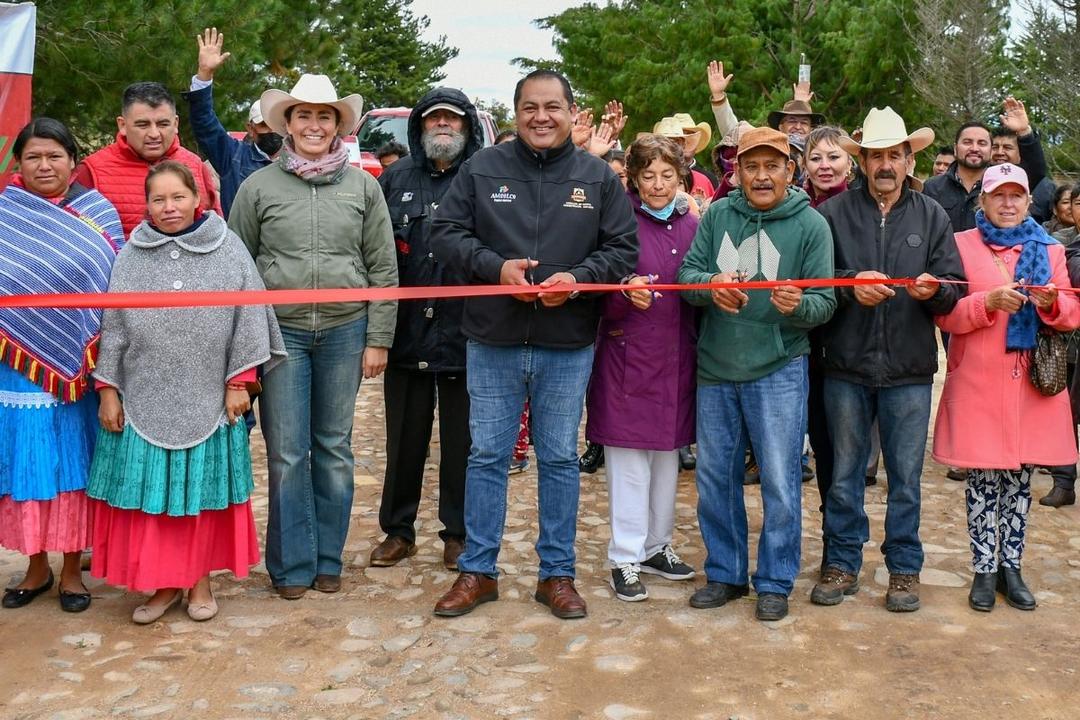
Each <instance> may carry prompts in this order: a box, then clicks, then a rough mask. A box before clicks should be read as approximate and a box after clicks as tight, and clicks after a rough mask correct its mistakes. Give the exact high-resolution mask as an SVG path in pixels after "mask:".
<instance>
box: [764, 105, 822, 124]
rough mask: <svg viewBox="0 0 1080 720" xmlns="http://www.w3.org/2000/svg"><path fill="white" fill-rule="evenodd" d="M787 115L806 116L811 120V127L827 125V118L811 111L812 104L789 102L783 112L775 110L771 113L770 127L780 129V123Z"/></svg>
mask: <svg viewBox="0 0 1080 720" xmlns="http://www.w3.org/2000/svg"><path fill="white" fill-rule="evenodd" d="M785 115H806V116H807V117H809V118H810V125H811V126H815V127H816V126H818V125H824V124H825V116H824V115H822V114H821V113H816V112H814V111H813V110H811V109H810V103H808V102H806V101H804V100H788V101H787V102H786V103H784V107H783V109H781V110H773V111H772V112H771V113H769V127H771V128H772V129H774V130H779V129H780V121H781V120H783V119H784V116H785Z"/></svg>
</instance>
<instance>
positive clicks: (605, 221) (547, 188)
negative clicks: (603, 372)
mask: <svg viewBox="0 0 1080 720" xmlns="http://www.w3.org/2000/svg"><path fill="white" fill-rule="evenodd" d="M431 243H432V245H433V246H434V248H435V257H436V259H438V260H440V261H442V262H445V263H447V265H448V266H450V268H451V269H452V270H453V271H455V272H457V273H460V277H459V281H460V282H461V283H463V284H489V285H497V284H498V283H499V274H500V271H501V270H502V265H503V263H504V262H505V261H506V260H513V259H518V258H531V259H533V260H537V261H539V265H538V266H537V267H536V268H535V269H534V270H532V271H530V272H529V273H528V276H529V277H530V279H531V280H532V282H533V283H540V282H542V281H543V280H545V279H546V278H548V277H549V276H551V275H553V274H555V273H557V272H569V273H571V274H572V275H573V276H574V277H575V278H576V279H577V281H578V282H588V283H616V282H619V281H620V280H621V279H622V278H624V277H626V276H627V275H629V274H630V273H631V272H633V270H634V266H635V264H636V263H637V254H638V239H637V221H636V220H635V219H634V212H633V210H632V209H631V207H630V203H629V202H628V201H627V199H626V192H625V191H624V190H623V187H622V183H621V182H619V178H618V177H617V176H616V175H615V173H614V172H613V171H612V170H611V168H609V167H608V165H607V163H605V162H604V161H603V160H601V159H599V158H597V157H594V156H592V155H589V154H588V153H586V152H585V151H583V150H578V149H577V148H575V147H574V146H573V144H572V143H571V142H570V140H569V138H568V139H567V140H566V142H565V143H563V144H562V145H560V146H559V147H555V148H551V149H550V150H546V151H540V152H537V151H535V150H533V149H532V148H530V147H529V146H528V145H527V144H526V143H525V142H524V141H522V140H520V139H519V140H515V141H513V142H509V143H503V144H502V145H496V146H495V147H492V148H485V149H484V150H482V151H481V152H479V153H477V154H476V155H474V156H473V157H471V158H470V159H469V160H468V162H466V163H465V164H464V165H463V166H462V168H461V170H460V171H459V172H458V175H457V177H456V178H454V182H453V184H452V185H451V186H450V191H449V192H448V193H447V194H446V196H445V197H444V198H443V201H442V203H441V204H440V205H439V209H438V211H437V212H436V213H435V219H434V221H433V222H432V227H431ZM599 319H600V298H599V297H598V296H592V295H590V294H589V293H584V294H582V295H580V296H579V297H577V298H574V299H571V300H567V301H566V302H565V303H564V304H563V305H561V306H559V307H556V308H546V307H544V306H543V305H542V304H541V303H540V302H521V301H519V300H515V299H513V298H512V297H510V296H508V295H507V296H494V297H476V298H467V299H466V300H465V317H464V322H463V324H462V328H463V330H464V332H465V335H466V336H467V337H469V338H471V339H473V340H476V341H478V342H482V343H486V344H488V345H502V346H510V345H521V344H533V345H538V346H541V347H551V348H563V349H574V348H582V347H586V346H588V345H590V344H592V342H593V340H594V339H595V338H596V328H597V324H598V323H599Z"/></svg>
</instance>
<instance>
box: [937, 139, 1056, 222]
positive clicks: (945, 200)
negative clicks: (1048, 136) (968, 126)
mask: <svg viewBox="0 0 1080 720" xmlns="http://www.w3.org/2000/svg"><path fill="white" fill-rule="evenodd" d="M1016 147H1017V150H1019V151H1020V162H1019V163H1018V164H1019V165H1020V167H1022V168H1023V169H1024V172H1026V173H1027V176H1028V187H1030V188H1034V187H1035V186H1036V185H1038V184H1039V183H1040V182H1041V181H1042V179H1043V178H1044V177H1046V156H1045V155H1044V154H1043V149H1042V143H1041V142H1039V135H1038V133H1036V132H1035V131H1034V130H1032V131H1031V132H1030V133H1029V134H1027V135H1025V136H1024V137H1018V138H1017V139H1016ZM957 164H958V161H957V160H953V164H952V165H950V166H949V169H948V171H946V172H945V173H944V174H943V175H938V176H937V177H932V178H930V179H929V180H927V181H926V185H924V186H923V194H924V195H926V196H928V197H931V198H933V199H934V200H937V202H938V204H939V205H941V207H943V208H945V212H946V213H948V215H949V221H950V222H952V226H953V232H963V231H964V230H970V229H971V228H973V227H975V211H976V210H978V209H979V193H981V192H982V180H981V179H980V180H979V181H977V182H976V183H975V185H973V186H972V188H971V191H970V192H968V191H967V190H966V189H965V188H964V183H962V182H960V176H959V175H958V174H957V172H956V166H957Z"/></svg>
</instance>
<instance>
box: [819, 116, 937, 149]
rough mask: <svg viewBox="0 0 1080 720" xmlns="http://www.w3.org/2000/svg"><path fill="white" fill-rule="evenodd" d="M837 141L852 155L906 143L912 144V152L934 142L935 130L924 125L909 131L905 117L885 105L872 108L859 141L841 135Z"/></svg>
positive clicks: (864, 122)
mask: <svg viewBox="0 0 1080 720" xmlns="http://www.w3.org/2000/svg"><path fill="white" fill-rule="evenodd" d="M837 142H838V143H839V144H840V147H842V148H844V150H846V151H847V152H848V153H850V154H852V155H858V154H859V151H860V150H881V149H884V148H890V147H893V146H896V145H902V144H904V143H908V144H909V145H911V152H913V153H917V152H919V151H920V150H925V149H926V148H928V147H929V146H930V145H931V144H933V142H934V131H933V130H931V129H930V128H928V127H922V128H919V129H918V130H916V131H915V132H913V133H908V131H907V126H906V125H904V119H903V118H901V117H900V116H899V115H897V114H896V111H895V110H893V109H892V108H891V107H888V106H885V107H884V108H883V109H880V110H879V109H878V108H870V112H868V113H867V114H866V120H865V121H863V126H862V137H861V138H860V139H859V141H858V142H856V141H854V140H852V139H851V138H849V137H840V138H839V139H838V140H837Z"/></svg>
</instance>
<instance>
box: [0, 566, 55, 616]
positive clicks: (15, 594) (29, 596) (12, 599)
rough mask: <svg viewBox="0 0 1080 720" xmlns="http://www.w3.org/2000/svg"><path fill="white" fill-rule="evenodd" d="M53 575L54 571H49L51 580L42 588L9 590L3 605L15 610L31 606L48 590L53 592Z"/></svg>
mask: <svg viewBox="0 0 1080 720" xmlns="http://www.w3.org/2000/svg"><path fill="white" fill-rule="evenodd" d="M53 581H54V578H53V574H52V570H50V571H49V579H48V580H46V581H45V584H44V585H42V586H41V587H36V588H30V589H29V590H19V589H17V588H8V589H7V590H5V591H4V600H3V605H4V607H6V608H9V609H14V608H21V607H23V606H24V605H29V604H30V602H31V601H32V600H33V599H34V598H36V597H37V596H38V595H40V594H41V593H43V592H46V591H47V590H51V589H52V586H53Z"/></svg>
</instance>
